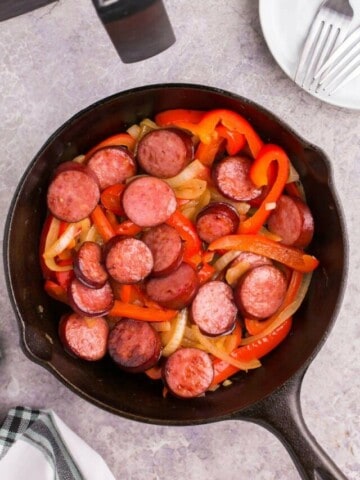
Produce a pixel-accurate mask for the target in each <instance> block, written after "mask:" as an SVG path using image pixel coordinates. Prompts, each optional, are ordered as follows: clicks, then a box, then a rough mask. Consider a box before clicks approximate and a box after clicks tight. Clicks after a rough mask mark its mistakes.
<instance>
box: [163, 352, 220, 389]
mask: <svg viewBox="0 0 360 480" xmlns="http://www.w3.org/2000/svg"><path fill="white" fill-rule="evenodd" d="M163 376H164V381H165V383H166V385H167V386H168V388H169V390H170V391H171V392H172V393H173V394H174V395H175V396H177V397H182V398H192V397H198V396H199V395H201V394H203V393H204V392H206V390H207V389H208V388H209V386H210V384H211V382H212V380H213V377H214V368H213V365H212V362H211V359H210V357H209V355H208V354H207V353H206V352H204V351H203V350H200V349H198V348H180V349H179V350H176V352H174V353H173V354H172V355H170V357H168V359H167V360H166V363H165V366H164V370H163Z"/></svg>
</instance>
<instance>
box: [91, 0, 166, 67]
mask: <svg viewBox="0 0 360 480" xmlns="http://www.w3.org/2000/svg"><path fill="white" fill-rule="evenodd" d="M92 1H93V3H94V5H95V8H96V11H97V13H98V15H99V17H100V20H101V21H102V23H103V25H104V27H105V29H106V31H107V33H108V34H109V36H110V38H111V41H112V43H113V44H114V46H115V48H116V50H117V52H118V53H119V55H120V58H121V60H122V61H123V62H124V63H133V62H138V61H140V60H145V59H146V58H149V57H152V56H154V55H157V54H158V53H160V52H162V51H163V50H165V49H167V48H168V47H170V46H171V45H172V44H173V43H174V42H175V35H174V32H173V29H172V27H171V24H170V21H169V17H168V15H167V12H166V10H165V6H164V4H163V2H162V0H92Z"/></svg>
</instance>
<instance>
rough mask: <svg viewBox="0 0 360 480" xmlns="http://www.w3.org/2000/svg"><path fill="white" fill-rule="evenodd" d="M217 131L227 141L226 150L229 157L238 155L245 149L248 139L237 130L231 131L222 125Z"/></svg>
mask: <svg viewBox="0 0 360 480" xmlns="http://www.w3.org/2000/svg"><path fill="white" fill-rule="evenodd" d="M216 131H217V132H218V134H219V136H220V137H221V138H224V139H225V140H226V146H225V148H226V151H227V153H228V154H229V155H236V154H237V153H238V152H240V150H242V149H243V148H244V147H245V145H246V138H245V136H244V135H243V134H242V133H239V132H237V131H236V130H229V129H228V128H226V127H224V125H221V124H220V125H218V126H217V127H216Z"/></svg>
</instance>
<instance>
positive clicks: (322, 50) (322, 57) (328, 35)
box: [308, 24, 340, 89]
mask: <svg viewBox="0 0 360 480" xmlns="http://www.w3.org/2000/svg"><path fill="white" fill-rule="evenodd" d="M323 32H324V35H323V39H322V41H321V43H320V42H319V45H318V52H319V53H318V58H317V61H316V62H314V66H313V68H312V70H311V72H309V73H310V75H311V76H310V78H309V79H308V81H309V82H310V85H309V86H308V88H309V89H310V88H311V87H315V88H317V82H316V81H315V72H316V71H317V70H318V69H319V67H320V66H321V65H322V64H323V62H324V61H326V59H327V58H328V57H329V56H330V54H331V52H332V50H333V48H334V46H335V44H336V42H337V40H338V38H339V35H340V29H339V28H337V27H335V26H334V25H332V24H330V25H325V26H324V28H323Z"/></svg>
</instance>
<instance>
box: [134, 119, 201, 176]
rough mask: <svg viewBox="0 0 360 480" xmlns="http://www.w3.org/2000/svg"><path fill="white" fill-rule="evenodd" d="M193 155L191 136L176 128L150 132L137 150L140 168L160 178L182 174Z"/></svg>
mask: <svg viewBox="0 0 360 480" xmlns="http://www.w3.org/2000/svg"><path fill="white" fill-rule="evenodd" d="M193 155H194V147H193V142H192V139H191V136H190V135H189V134H188V133H186V132H184V131H183V130H179V129H176V128H164V129H160V130H153V131H151V132H149V133H148V134H146V135H145V136H144V137H143V138H142V139H141V140H140V142H139V145H138V150H137V160H138V162H139V164H140V166H141V167H142V168H143V169H144V170H145V172H147V173H149V174H150V175H154V177H159V178H170V177H174V176H175V175H177V174H178V173H180V172H181V170H183V169H184V168H185V167H186V166H187V165H188V163H189V162H190V161H191V160H192V158H193Z"/></svg>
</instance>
